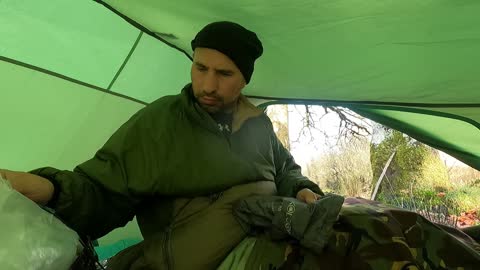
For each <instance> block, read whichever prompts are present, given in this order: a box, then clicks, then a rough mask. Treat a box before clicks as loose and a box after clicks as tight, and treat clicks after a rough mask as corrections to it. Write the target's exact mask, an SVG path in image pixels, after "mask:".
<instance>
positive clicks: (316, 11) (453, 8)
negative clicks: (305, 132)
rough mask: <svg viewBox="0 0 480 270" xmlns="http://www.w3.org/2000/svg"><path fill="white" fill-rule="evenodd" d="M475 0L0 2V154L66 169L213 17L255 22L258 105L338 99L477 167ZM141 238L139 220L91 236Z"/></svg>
mask: <svg viewBox="0 0 480 270" xmlns="http://www.w3.org/2000/svg"><path fill="white" fill-rule="evenodd" d="M479 13H480V2H479V1H476V0H464V1H449V0H445V1H422V2H419V1H414V0H390V1H375V0H367V1H365V0H364V1H359V0H344V1H331V0H324V1H316V0H297V1H284V0H280V1H279V0H275V1H273V0H265V1H257V0H242V1H236V2H231V1H221V0H195V1H193V0H177V1H167V0H135V1H134V0H123V1H118V0H105V1H100V0H98V1H73V0H50V1H48V4H46V2H45V1H34V0H24V1H14V0H6V1H1V2H0V34H1V37H2V38H0V78H1V83H0V88H1V91H0V101H1V104H0V119H1V123H2V127H3V128H2V132H1V133H0V141H1V142H2V143H1V152H2V155H0V166H1V167H4V168H10V169H13V170H31V169H34V168H38V167H41V166H53V167H57V168H63V169H72V168H73V167H74V166H75V165H77V164H79V163H81V162H83V161H85V160H87V159H89V158H90V157H91V156H92V155H93V154H94V153H95V151H96V150H97V149H99V148H100V147H101V146H102V144H103V143H104V142H105V141H106V139H107V138H108V137H109V136H110V135H111V134H112V133H113V132H114V131H115V130H116V129H117V128H118V127H119V126H120V125H121V124H122V123H123V122H125V121H126V120H127V119H128V118H129V117H130V116H131V115H132V114H133V113H135V112H136V111H137V110H139V109H140V108H142V107H143V106H145V105H146V104H148V103H150V102H152V101H154V100H156V99H157V98H160V97H162V96H165V95H171V94H177V93H179V92H180V90H181V88H182V87H183V86H184V85H185V84H187V83H188V82H189V81H190V74H189V73H190V64H191V57H192V51H191V48H190V41H191V39H192V38H193V36H194V35H195V33H196V32H198V31H199V30H200V29H201V27H203V26H204V25H205V24H207V23H209V22H212V21H219V20H230V21H235V22H238V23H240V24H242V25H244V26H245V27H247V28H249V29H253V30H254V31H255V32H256V33H257V34H258V36H259V38H260V39H261V40H262V42H263V46H264V55H263V56H262V57H261V58H260V59H259V61H257V64H256V66H255V73H254V76H253V78H252V81H251V83H250V84H248V85H247V87H246V88H245V90H244V94H245V95H247V96H248V97H249V98H251V100H252V101H254V102H255V104H258V105H262V104H263V105H266V104H275V103H302V104H320V105H326V104H327V105H338V106H344V107H347V108H350V109H352V110H353V111H355V112H357V113H359V114H360V115H362V116H365V117H367V118H370V119H372V120H374V121H377V122H379V123H382V124H384V125H387V126H389V127H392V128H394V129H397V130H400V131H402V132H404V133H406V134H408V135H410V136H411V137H413V138H415V139H417V140H419V141H421V142H424V143H426V144H428V145H430V146H432V147H435V148H437V149H439V150H441V151H444V152H446V153H448V154H450V155H451V156H453V157H455V158H457V159H459V160H461V161H462V162H464V163H466V164H468V165H470V166H472V167H474V168H476V169H480V143H479V142H480V90H479V89H480V80H478V73H477V72H478V71H479V70H480V66H479V65H480V50H479V48H480V28H479V27H478V26H479V25H480V16H478V14H479ZM138 237H141V236H140V233H139V231H138V227H137V226H136V223H135V221H133V222H131V223H129V224H128V225H127V226H126V227H125V228H121V229H118V230H115V231H113V232H112V233H110V234H109V235H107V236H105V237H104V238H102V239H100V240H99V243H100V244H101V245H107V244H111V243H114V242H115V241H118V240H121V239H130V238H138Z"/></svg>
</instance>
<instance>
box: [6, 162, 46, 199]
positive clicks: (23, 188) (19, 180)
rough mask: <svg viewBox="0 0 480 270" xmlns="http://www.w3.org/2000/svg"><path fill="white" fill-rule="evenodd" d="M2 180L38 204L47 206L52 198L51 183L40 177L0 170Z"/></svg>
mask: <svg viewBox="0 0 480 270" xmlns="http://www.w3.org/2000/svg"><path fill="white" fill-rule="evenodd" d="M0 173H1V175H2V177H3V178H5V179H6V180H7V181H9V182H10V184H11V185H12V187H13V189H15V190H16V191H18V192H19V193H21V194H23V195H24V196H26V197H27V198H29V199H31V200H32V201H34V202H36V203H38V204H42V205H44V204H47V203H48V202H49V201H50V200H51V199H52V197H53V191H54V187H53V184H52V182H50V181H49V180H48V179H46V178H43V177H41V176H38V175H35V174H31V173H26V172H15V171H9V170H0Z"/></svg>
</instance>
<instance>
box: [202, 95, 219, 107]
mask: <svg viewBox="0 0 480 270" xmlns="http://www.w3.org/2000/svg"><path fill="white" fill-rule="evenodd" d="M200 102H201V103H203V104H205V105H215V104H217V103H218V99H217V98H214V97H207V96H203V97H201V98H200Z"/></svg>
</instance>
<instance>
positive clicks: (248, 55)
mask: <svg viewBox="0 0 480 270" xmlns="http://www.w3.org/2000/svg"><path fill="white" fill-rule="evenodd" d="M191 45H192V50H195V48H197V47H203V48H209V49H214V50H217V51H219V52H221V53H223V54H225V55H226V56H228V57H229V58H230V59H231V60H232V61H233V62H234V63H235V65H236V66H237V67H238V69H239V70H240V71H241V72H242V74H243V77H244V78H245V81H246V82H247V84H248V83H249V82H250V78H251V77H252V73H253V66H254V63H255V60H256V59H257V58H259V57H260V56H261V55H262V53H263V47H262V42H261V41H260V40H259V39H258V37H257V35H256V34H255V33H254V32H252V31H250V30H247V29H245V28H244V27H243V26H241V25H239V24H237V23H233V22H226V21H222V22H214V23H210V24H208V25H207V26H205V27H204V28H203V29H202V30H200V32H198V34H197V35H196V36H195V38H194V39H193V40H192V42H191Z"/></svg>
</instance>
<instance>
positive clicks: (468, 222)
mask: <svg viewBox="0 0 480 270" xmlns="http://www.w3.org/2000/svg"><path fill="white" fill-rule="evenodd" d="M477 224H480V220H479V219H478V214H477V210H470V211H467V212H463V213H461V214H460V216H458V217H457V227H459V228H464V227H470V226H473V225H477Z"/></svg>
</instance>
